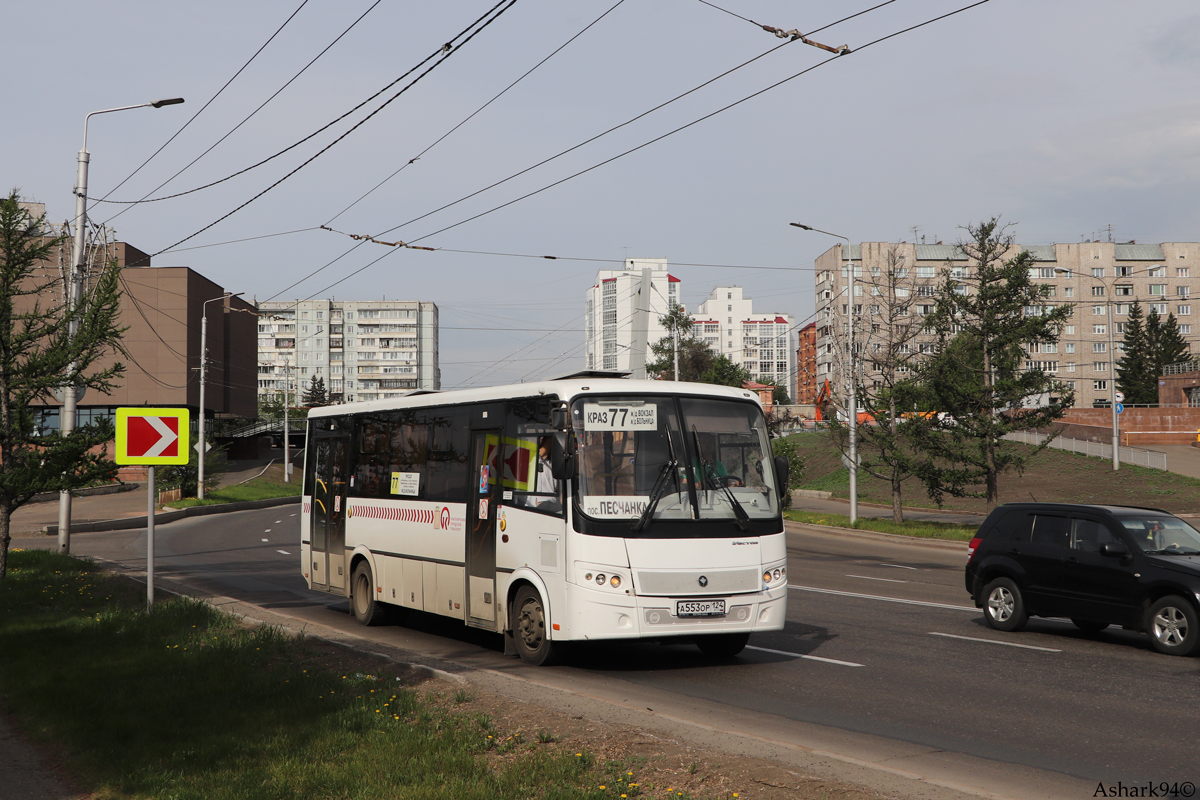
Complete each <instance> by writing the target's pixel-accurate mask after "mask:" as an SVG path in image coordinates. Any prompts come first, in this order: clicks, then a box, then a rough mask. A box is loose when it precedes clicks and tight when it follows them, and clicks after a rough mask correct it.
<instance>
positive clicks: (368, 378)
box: [258, 300, 442, 403]
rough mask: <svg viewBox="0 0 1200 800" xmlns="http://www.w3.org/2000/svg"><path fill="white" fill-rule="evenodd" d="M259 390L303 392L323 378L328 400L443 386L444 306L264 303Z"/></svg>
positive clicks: (383, 302)
mask: <svg viewBox="0 0 1200 800" xmlns="http://www.w3.org/2000/svg"><path fill="white" fill-rule="evenodd" d="M258 312H259V322H258V394H259V397H260V398H261V397H262V396H263V395H267V394H273V393H275V392H281V391H283V389H284V386H285V381H289V383H287V384H286V385H287V386H289V388H290V391H298V392H303V391H304V390H305V389H306V388H307V387H309V386H310V385H311V384H312V382H313V380H314V379H316V378H320V379H321V380H323V381H324V383H325V390H326V392H327V394H328V397H329V400H330V402H334V403H340V402H352V401H356V400H382V399H386V398H390V397H400V396H402V395H404V394H405V393H406V392H410V391H412V390H414V389H440V388H441V385H442V375H441V369H440V368H439V366H438V307H437V305H435V304H434V303H428V302H421V301H417V300H410V301H398V300H370V301H354V300H347V301H342V300H300V301H271V302H265V303H259V304H258Z"/></svg>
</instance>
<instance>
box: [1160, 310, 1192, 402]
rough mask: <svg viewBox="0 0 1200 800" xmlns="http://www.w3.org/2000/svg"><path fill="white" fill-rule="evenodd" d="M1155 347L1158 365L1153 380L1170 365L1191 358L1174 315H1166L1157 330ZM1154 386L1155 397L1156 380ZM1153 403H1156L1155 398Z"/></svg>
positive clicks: (1189, 350) (1189, 349)
mask: <svg viewBox="0 0 1200 800" xmlns="http://www.w3.org/2000/svg"><path fill="white" fill-rule="evenodd" d="M1155 345H1156V346H1155V351H1156V352H1155V353H1154V359H1155V363H1156V364H1157V365H1158V369H1157V370H1155V372H1154V377H1155V379H1157V378H1158V376H1160V375H1162V374H1163V373H1164V372H1166V368H1167V367H1169V366H1170V365H1171V364H1178V363H1180V362H1181V361H1187V360H1188V359H1190V358H1191V348H1190V346H1189V345H1188V343H1187V341H1186V340H1184V338H1183V334H1181V333H1180V332H1179V322H1178V321H1176V319H1175V315H1174V314H1168V315H1167V321H1166V322H1164V323H1163V325H1162V328H1161V329H1160V330H1159V333H1158V341H1157V342H1156V343H1155ZM1155 384H1156V385H1155V393H1156V395H1157V391H1158V387H1157V380H1156V381H1155ZM1155 402H1158V400H1157V397H1156V399H1155Z"/></svg>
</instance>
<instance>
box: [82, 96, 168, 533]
mask: <svg viewBox="0 0 1200 800" xmlns="http://www.w3.org/2000/svg"><path fill="white" fill-rule="evenodd" d="M182 102H183V98H182V97H171V98H167V99H165V100H155V101H154V102H152V103H138V104H137V105H135V106H120V107H119V108H105V109H102V110H100V111H92V112H90V113H89V114H87V116H85V117H84V118H83V147H81V148H80V149H79V160H78V166H77V168H76V174H75V253H74V255H73V256H72V259H71V264H72V266H71V274H70V275H69V276H68V277H67V287H66V288H67V314H69V315H70V317H69V320H68V322H67V334H68V337H69V338H70V339H71V340H72V341H74V339H75V334H76V333H77V332H78V330H79V321H78V319H77V318H76V316H75V307H76V306H77V305H78V304H79V299H80V297H81V296H82V293H83V292H82V290H83V274H84V269H85V267H86V265H87V259H86V258H85V257H84V252H83V249H84V246H85V242H86V238H87V230H86V229H87V185H88V162H89V161H90V160H91V156H90V155H89V153H88V149H87V129H88V120H90V119H91V118H92V117H93V116H95V115H96V114H110V113H112V112H113V111H128V110H129V109H131V108H162V107H163V106H173V105H176V104H178V103H182ZM75 370H76V364H75V362H71V364H70V365H69V366H68V367H67V375H68V376H70V377H71V381H70V382H69V383H67V385H66V386H64V387H63V407H62V412H61V416H60V417H59V422H58V430H59V433H61V434H62V435H63V436H69V435H70V434H71V432H72V431H74V430H75V413H76V409H77V407H78V395H77V392H76V390H75V380H74V378H75ZM58 551H59V552H60V553H70V552H71V493H70V492H69V491H67V490H65V489H64V490H63V491H61V492H59V493H58Z"/></svg>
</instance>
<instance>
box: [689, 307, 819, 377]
mask: <svg viewBox="0 0 1200 800" xmlns="http://www.w3.org/2000/svg"><path fill="white" fill-rule="evenodd" d="M692 320H693V322H694V323H695V327H694V328H693V329H692V333H693V335H694V336H696V338H698V339H702V340H703V341H704V342H706V343H707V344H708V346H709V347H711V348H712V349H713V350H715V351H716V352H718V353H720V354H721V355H723V356H726V357H727V358H728V359H729V360H730V361H732V362H733V363H735V364H738V365H740V366H742V367H744V368H745V369H747V370H749V371H750V378H751V380H754V381H757V382H758V383H762V384H768V385H771V386H783V387H784V388H786V389H789V390H790V389H791V388H792V387H793V386H794V385H795V381H796V335H795V332H794V331H793V330H792V317H791V316H790V315H788V314H778V313H775V312H771V313H755V311H754V301H753V300H752V299H751V298H749V297H744V296H743V294H742V288H741V287H740V286H718V287H716V288H714V289H713V290H712V292H711V293H710V294H709V296H708V299H707V300H705V301H704V302H702V303H701V304H700V305H699V307H698V308H697V309H696V313H694V314H692Z"/></svg>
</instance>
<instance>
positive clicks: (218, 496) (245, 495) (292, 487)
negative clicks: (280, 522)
mask: <svg viewBox="0 0 1200 800" xmlns="http://www.w3.org/2000/svg"><path fill="white" fill-rule="evenodd" d="M299 494H300V484H299V483H298V482H294V483H279V482H276V481H271V480H266V479H261V478H255V479H254V480H251V481H247V482H246V483H240V484H237V485H236V486H223V487H221V488H220V489H213V490H211V491H206V492H205V493H204V499H203V500H197V499H196V498H195V497H187V498H184V499H183V500H176V501H175V502H173V503H167V507H168V508H191V507H192V506H215V505H219V504H221V503H240V502H243V501H245V500H269V499H271V498H275V497H296V496H298V495H299Z"/></svg>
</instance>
